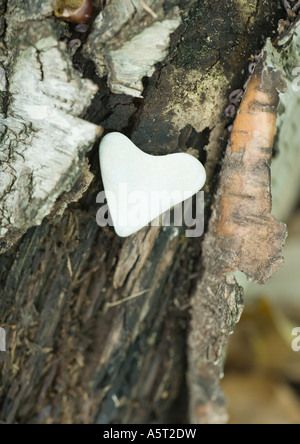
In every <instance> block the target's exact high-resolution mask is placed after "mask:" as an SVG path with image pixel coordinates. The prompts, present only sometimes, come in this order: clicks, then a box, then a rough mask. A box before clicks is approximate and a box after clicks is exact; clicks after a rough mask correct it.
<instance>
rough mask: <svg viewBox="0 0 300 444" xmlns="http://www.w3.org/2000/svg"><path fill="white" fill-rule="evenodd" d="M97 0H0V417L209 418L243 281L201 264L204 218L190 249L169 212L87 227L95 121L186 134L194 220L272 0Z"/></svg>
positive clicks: (214, 415)
mask: <svg viewBox="0 0 300 444" xmlns="http://www.w3.org/2000/svg"><path fill="white" fill-rule="evenodd" d="M102 3H103V5H102V6H103V9H101V10H100V8H99V2H96V1H95V2H94V6H95V7H94V17H93V19H92V21H91V23H90V25H89V29H88V31H87V32H86V33H84V34H83V33H80V32H79V31H78V30H77V29H76V28H75V25H73V24H68V23H66V22H63V21H59V20H57V19H55V18H54V17H53V15H52V11H53V3H52V2H50V1H48V0H31V1H28V2H18V1H17V0H10V1H9V2H8V3H7V4H6V2H5V1H2V2H1V3H0V7H1V12H2V14H3V16H2V18H3V20H2V21H1V23H2V25H1V23H0V25H1V33H2V34H1V39H2V45H1V60H0V62H1V64H2V65H1V72H0V74H1V75H0V77H1V79H0V80H1V82H0V85H1V92H0V95H1V130H2V143H3V145H2V149H1V166H0V170H1V182H0V198H1V216H0V219H1V225H0V238H1V241H0V248H1V250H2V251H1V253H2V255H1V256H0V289H1V293H0V326H1V327H2V328H4V329H5V330H6V333H7V351H6V352H3V353H2V352H0V363H1V387H0V419H1V421H2V422H3V423H6V424H11V423H34V424H41V423H42V424H44V423H47V424H53V423H105V424H107V423H123V424H127V423H145V422H150V421H155V422H161V423H164V422H184V421H192V422H200V423H201V422H208V423H212V422H224V421H225V420H226V412H225V410H224V397H223V395H222V392H221V390H220V388H219V377H220V375H221V373H222V368H223V362H224V353H225V351H224V350H225V346H226V341H227V338H228V334H229V333H231V332H232V330H233V326H234V324H235V323H236V321H237V319H238V317H239V315H240V312H241V304H242V290H241V289H240V288H238V287H237V286H236V284H235V281H234V280H233V278H232V277H231V276H226V277H225V276H224V275H223V274H222V278H221V277H220V274H219V275H218V278H217V279H216V276H215V275H214V274H212V273H209V274H208V272H207V260H208V257H209V256H208V255H207V248H208V247H207V245H208V243H207V239H208V238H209V236H211V235H212V231H211V229H210V228H209V229H208V234H207V237H206V241H205V242H206V244H205V245H206V247H204V254H203V255H202V239H187V238H185V237H184V227H183V228H181V229H177V228H176V227H165V228H160V227H151V228H149V227H148V228H145V229H143V230H142V231H140V232H139V233H137V234H136V235H134V236H132V237H130V238H128V239H126V240H122V239H120V238H118V237H117V236H116V235H115V233H114V231H113V229H111V228H99V227H98V226H97V224H96V221H95V217H96V212H97V205H96V195H97V193H98V192H99V191H101V190H102V189H103V186H102V183H101V177H100V173H99V167H98V155H97V151H98V142H99V137H100V134H101V132H102V128H103V129H104V130H105V131H112V130H113V131H121V132H123V133H124V134H126V135H128V136H129V137H130V138H131V139H132V140H133V142H135V143H136V144H137V145H138V146H139V147H140V148H141V149H142V150H144V151H145V152H148V153H150V154H167V153H174V152H178V151H188V150H189V149H193V153H194V154H195V155H197V156H198V157H199V159H200V160H202V161H203V162H204V163H205V167H206V170H207V174H208V182H207V185H206V189H205V191H206V208H207V212H206V217H207V224H208V219H209V216H210V215H211V205H212V203H213V202H214V195H215V192H216V191H217V190H220V188H218V178H219V173H220V167H221V164H222V158H223V154H224V152H225V150H226V146H227V142H228V131H227V127H228V126H229V124H230V123H231V120H228V119H226V118H224V109H225V108H226V106H227V105H228V96H229V93H230V92H231V91H233V90H234V89H236V88H241V87H243V85H244V83H245V81H246V79H247V77H248V73H247V69H248V66H247V65H248V59H249V58H250V57H251V55H252V54H254V53H255V51H256V50H259V49H261V47H262V45H263V43H264V41H265V38H266V37H267V36H270V37H272V36H274V31H275V30H276V28H277V23H278V19H279V18H281V17H282V16H283V15H284V12H283V9H282V6H281V1H280V0H278V1H273V2H269V1H265V0H253V1H247V2H245V1H243V0H233V1H230V2H219V1H216V0H214V1H211V0H210V1H207V0H203V1H197V0H187V1H185V2H180V1H178V0H148V1H147V2H140V1H137V0H131V1H127V0H126V1H120V0H111V1H109V2H108V1H107V2H101V4H102ZM105 3H106V4H105ZM182 3H184V4H182ZM145 4H146V6H147V7H146V8H145ZM4 23H5V25H4ZM28 24H29V25H30V26H28ZM74 45H75V46H76V45H80V49H79V50H78V51H77V52H75V54H74V51H75V50H74ZM126 62H128V63H126ZM298 106H299V105H298ZM221 178H222V174H221ZM217 196H218V193H217ZM216 202H218V200H216ZM214 211H217V210H214ZM215 216H216V213H213V217H215ZM209 260H210V261H213V255H211V256H210V257H209ZM235 269H236V268H235V267H234V265H233V266H232V270H230V271H234V270H235ZM208 288H215V289H216V291H213V297H211V298H210V297H209V295H208V294H207V289H208ZM226 294H227V296H228V297H227V299H226V301H225V300H224V295H226ZM192 296H193V298H192V304H193V313H194V314H193V320H192V324H191V328H192V330H191V333H190V340H189V351H187V349H188V346H187V343H188V341H187V333H188V331H189V328H190V327H189V325H190V305H191V297H192ZM224 301H225V302H224ZM208 316H211V318H210V322H211V324H206V325H205V322H206V321H207V319H208ZM193 335H194V337H197V341H198V340H199V338H200V342H201V344H200V348H199V349H198V350H197V353H196V354H194V353H193V349H195V347H198V345H199V342H197V341H194V340H193V339H191V338H193ZM197 344H198V345H197ZM208 352H209V353H208ZM216 357H217V359H216ZM188 366H189V368H188ZM199 368H200V373H199ZM187 371H188V373H189V377H188V384H187V383H186V378H185V375H186V372H187ZM197 372H198V373H197ZM189 389H190V393H191V394H192V396H191V397H190V396H189V393H188V391H189ZM194 389H195V395H193V391H194ZM189 403H190V407H191V408H190V414H189V413H188V405H189ZM195 408H196V411H197V413H196V414H195V413H194V412H195Z"/></svg>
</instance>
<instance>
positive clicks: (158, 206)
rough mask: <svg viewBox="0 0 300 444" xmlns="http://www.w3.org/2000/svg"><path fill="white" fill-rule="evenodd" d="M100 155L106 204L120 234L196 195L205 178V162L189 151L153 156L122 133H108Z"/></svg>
mask: <svg viewBox="0 0 300 444" xmlns="http://www.w3.org/2000/svg"><path fill="white" fill-rule="evenodd" d="M99 154H100V168H101V173H102V180H103V184H104V189H105V193H106V197H107V204H108V207H109V210H110V215H111V218H112V221H113V224H114V228H115V231H116V233H117V234H118V235H119V236H120V237H127V236H130V235H131V234H133V233H136V232H137V231H139V230H140V229H141V228H143V227H145V226H146V225H148V223H149V222H151V221H153V220H155V219H156V218H157V217H158V216H159V215H161V214H163V213H164V212H166V211H167V210H169V209H171V208H172V207H174V206H175V205H177V204H179V203H181V202H183V201H184V200H186V199H188V198H189V197H191V196H193V195H194V194H196V193H197V192H198V191H199V190H201V188H202V187H203V185H204V184H205V181H206V173H205V169H204V167H203V165H202V164H201V163H200V162H199V160H197V159H196V158H195V157H193V156H191V155H190V154H186V153H176V154H168V155H166V156H151V155H149V154H146V153H144V152H143V151H141V150H140V149H139V148H137V147H136V146H135V145H134V143H132V142H131V140H129V139H128V138H127V137H126V136H124V135H123V134H120V133H110V134H108V135H107V136H105V137H104V138H103V139H102V141H101V143H100V149H99Z"/></svg>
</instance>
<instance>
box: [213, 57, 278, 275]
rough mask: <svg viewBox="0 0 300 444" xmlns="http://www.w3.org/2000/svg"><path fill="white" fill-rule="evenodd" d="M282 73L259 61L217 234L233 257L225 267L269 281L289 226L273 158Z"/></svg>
mask: <svg viewBox="0 0 300 444" xmlns="http://www.w3.org/2000/svg"><path fill="white" fill-rule="evenodd" d="M281 84H282V75H281V73H279V72H278V71H275V70H273V69H272V68H268V67H264V66H263V62H262V61H261V62H260V63H259V65H258V66H257V68H256V70H255V72H254V74H253V76H252V78H251V80H250V82H249V85H248V88H247V91H246V94H245V97H244V100H243V101H242V104H241V107H240V110H239V112H238V115H237V118H236V120H235V123H234V127H233V131H232V134H231V140H230V143H229V146H228V149H227V153H226V159H225V163H224V168H223V173H222V176H221V177H222V181H221V186H220V191H219V193H218V197H217V208H218V214H216V215H215V220H214V223H213V234H214V236H215V237H216V239H217V244H218V249H219V250H221V251H222V253H223V256H224V257H225V258H227V259H226V260H225V263H224V265H223V271H226V272H232V271H235V270H241V271H243V272H244V273H246V274H247V276H248V277H249V278H250V279H251V280H254V281H256V282H259V283H264V282H265V281H266V280H267V279H269V278H270V277H271V276H272V275H273V274H274V273H275V271H276V270H277V269H278V268H279V267H280V266H281V265H283V258H282V246H283V243H284V241H285V238H286V228H285V226H284V225H283V224H282V223H279V222H278V221H277V220H276V219H275V218H274V217H273V216H272V215H271V214H270V213H271V208H272V200H271V187H270V162H271V158H272V150H273V143H274V135H275V127H276V115H277V106H278V102H279V93H278V88H279V87H280V86H281Z"/></svg>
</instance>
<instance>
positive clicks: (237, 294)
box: [189, 21, 299, 423]
mask: <svg viewBox="0 0 300 444" xmlns="http://www.w3.org/2000/svg"><path fill="white" fill-rule="evenodd" d="M297 23H299V22H298V21H297ZM298 26H299V25H297V26H296V28H295V26H293V33H292V36H290V41H289V43H288V44H287V39H286V36H283V37H282V38H281V39H280V40H279V42H278V44H277V46H276V49H275V48H273V46H272V44H271V43H270V41H268V42H267V44H266V46H265V48H264V50H263V53H262V54H263V55H262V58H261V60H260V61H259V63H258V65H257V67H256V69H255V71H254V73H253V75H252V77H251V78H250V80H249V82H248V84H247V88H246V92H245V95H244V98H243V101H242V104H241V106H240V109H239V112H238V116H237V118H236V120H235V123H234V126H233V131H232V135H231V138H230V142H229V144H228V147H227V150H226V154H225V158H224V161H223V165H222V171H221V175H220V184H219V187H218V190H217V193H216V197H215V201H214V206H213V212H212V216H211V218H210V222H209V228H208V232H207V234H206V236H205V240H204V243H203V250H202V254H203V262H204V266H205V272H204V275H203V277H202V279H201V281H200V282H199V284H198V287H197V290H196V291H195V294H194V296H193V302H192V322H191V333H190V337H189V387H190V393H191V398H190V417H191V420H192V422H194V423H223V422H226V421H227V417H226V408H225V404H226V401H225V400H224V398H223V396H222V393H221V391H220V388H219V382H218V381H219V379H220V378H221V377H222V376H223V368H224V359H225V350H226V345H227V341H228V337H229V335H230V334H232V333H233V329H234V323H235V322H238V321H239V318H240V314H241V309H242V289H241V287H239V286H238V285H237V283H236V282H235V279H234V277H233V275H232V274H231V273H233V272H235V271H238V270H239V271H243V272H244V273H245V274H246V275H247V277H248V279H249V280H253V281H255V282H258V283H264V282H266V280H267V279H269V278H270V277H272V276H273V274H274V273H275V272H276V271H277V270H278V268H279V267H281V266H282V265H283V263H284V260H283V253H282V248H283V245H284V242H285V239H286V236H287V230H286V226H285V225H284V224H283V223H280V222H278V221H277V219H276V218H275V217H274V216H273V215H272V214H271V210H272V194H271V174H270V163H271V159H272V153H273V144H274V137H275V125H276V115H277V110H278V105H279V93H280V92H285V93H286V92H287V91H288V92H289V93H290V94H291V90H292V85H291V83H292V79H291V73H292V70H293V68H294V67H295V63H297V62H296V60H295V58H290V57H288V58H286V56H287V52H289V51H291V53H293V52H294V51H296V52H297V53H298V50H296V47H297V45H298V44H299V36H298V31H297V30H298ZM291 39H292V41H291ZM284 42H285V43H284ZM286 44H287V47H286V46H285V45H286ZM282 46H285V50H282ZM297 58H298V57H296V59H297ZM287 60H288V62H287ZM286 82H287V84H288V87H287V85H286ZM282 101H283V103H286V104H287V101H286V99H285V98H284V96H283V97H282ZM291 103H292V102H291ZM289 106H291V105H289ZM279 108H280V105H279ZM290 109H293V112H295V108H290ZM282 131H284V130H283V129H282V128H281V132H282ZM282 137H285V135H283V134H280V135H279V137H278V140H281V138H282ZM282 148H283V149H284V146H283V147H282ZM283 163H284V162H283Z"/></svg>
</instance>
